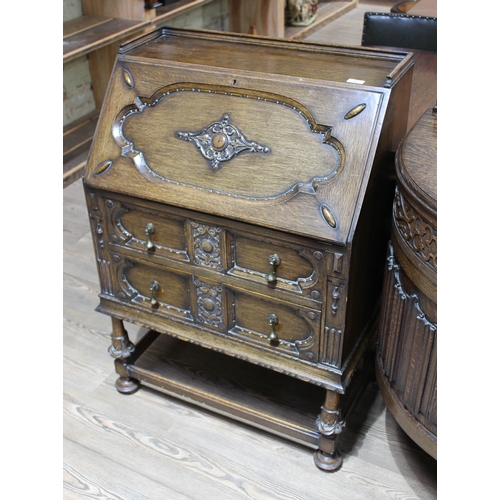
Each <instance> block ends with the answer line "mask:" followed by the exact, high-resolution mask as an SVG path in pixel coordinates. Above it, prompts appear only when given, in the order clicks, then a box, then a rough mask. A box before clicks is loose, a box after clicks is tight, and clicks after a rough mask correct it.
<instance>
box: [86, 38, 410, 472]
mask: <svg viewBox="0 0 500 500" xmlns="http://www.w3.org/2000/svg"><path fill="white" fill-rule="evenodd" d="M412 65H413V62H412V54H407V53H404V52H391V51H383V50H375V49H367V48H347V47H335V46H328V45H321V44H312V43H305V42H291V41H285V40H278V39H276V40H274V39H268V38H264V37H256V36H246V35H236V34H223V33H216V32H206V31H197V30H178V29H167V28H160V29H158V30H155V31H153V32H151V33H149V34H147V35H144V36H142V37H140V38H138V39H136V40H133V41H131V42H128V43H127V44H124V45H123V46H122V47H121V48H120V51H119V54H118V56H117V60H116V63H115V67H114V69H113V73H112V76H111V79H110V83H109V87H108V91H107V94H106V98H105V102H104V105H103V108H102V111H101V115H100V118H99V123H98V126H97V130H96V133H95V136H94V140H93V144H92V147H91V151H90V154H89V158H88V163H87V167H86V172H85V175H84V186H85V193H86V199H87V204H88V211H89V217H90V224H91V228H92V234H93V239H94V246H95V257H96V261H97V267H98V272H99V278H100V285H101V293H100V295H99V297H100V304H99V306H98V307H97V310H98V311H100V312H102V313H105V314H108V315H110V316H111V318H112V327H113V328H112V344H111V346H110V349H109V352H110V354H111V356H112V357H113V358H115V366H116V371H117V373H118V375H119V378H118V380H117V382H116V387H117V389H118V391H120V392H122V393H133V392H134V391H135V390H136V389H137V388H138V387H139V385H140V384H146V385H149V386H152V387H154V388H157V389H158V390H161V391H164V392H166V393H167V394H170V395H174V396H177V397H179V398H182V399H185V400H187V401H190V402H195V403H197V404H200V405H203V406H204V407H207V408H210V409H212V410H214V411H216V412H219V413H221V414H224V415H230V416H231V417H233V418H234V419H236V420H239V421H243V422H245V423H249V424H251V425H254V426H256V427H258V428H260V429H265V430H267V431H269V432H272V433H276V434H278V435H280V436H283V437H286V438H288V439H291V440H293V441H296V442H299V443H301V444H304V445H307V446H309V447H312V448H314V449H316V452H315V455H314V457H315V463H316V465H317V466H318V467H320V468H321V469H324V470H336V469H338V468H339V467H340V465H341V463H342V459H341V456H340V454H339V451H338V449H337V448H338V446H337V442H338V440H337V437H338V435H339V433H340V432H341V431H342V428H343V427H344V425H345V418H346V414H347V412H348V411H349V408H351V407H352V402H353V401H354V400H355V397H356V395H357V394H359V391H360V390H361V388H362V385H361V384H360V383H355V381H356V380H357V379H358V378H359V377H358V376H357V375H358V374H361V373H362V372H363V370H361V368H362V364H363V360H364V355H365V352H367V348H368V347H369V346H370V345H371V342H372V339H373V338H374V329H373V325H374V324H375V318H376V315H377V307H378V304H379V299H380V293H381V289H382V279H383V271H384V261H385V249H386V243H387V240H388V239H389V230H390V223H389V221H390V204H391V201H392V194H393V192H394V191H393V182H394V179H393V178H391V171H390V169H388V168H387V167H388V165H389V166H390V165H391V160H392V159H393V156H394V154H393V153H394V151H395V149H396V147H397V145H398V143H399V142H400V140H401V139H402V138H403V136H404V134H405V132H406V120H407V113H408V101H409V91H410V84H411V74H412V69H413V67H412ZM124 321H125V322H130V323H135V324H137V325H142V326H144V327H146V329H147V330H148V332H147V333H146V334H145V335H144V336H143V337H142V338H141V339H140V340H139V341H138V342H136V345H134V344H133V343H132V342H131V341H130V339H129V337H128V334H127V332H126V329H125V327H124V323H123V322H124ZM355 373H356V376H354V374H355ZM351 381H352V383H351Z"/></svg>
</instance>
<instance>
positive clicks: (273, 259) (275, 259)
mask: <svg viewBox="0 0 500 500" xmlns="http://www.w3.org/2000/svg"><path fill="white" fill-rule="evenodd" d="M280 264H281V259H280V258H279V256H278V255H277V254H275V253H273V254H271V255H270V256H269V272H268V273H267V274H266V280H267V282H268V283H273V282H274V281H276V266H279V265H280Z"/></svg>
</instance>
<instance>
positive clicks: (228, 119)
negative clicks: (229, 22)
mask: <svg viewBox="0 0 500 500" xmlns="http://www.w3.org/2000/svg"><path fill="white" fill-rule="evenodd" d="M173 33H174V34H175V31H174V32H173ZM172 36H173V35H172V33H170V32H169V37H167V38H168V40H165V41H164V44H165V47H166V48H165V52H164V53H163V52H161V50H160V48H161V47H162V44H161V43H160V42H161V38H160V39H159V38H153V39H149V38H146V39H145V40H144V42H143V43H142V44H139V43H137V42H136V45H137V47H138V48H137V49H130V50H129V51H125V52H124V53H123V54H121V55H119V57H118V60H117V63H116V65H115V69H114V72H113V75H112V78H111V81H110V85H109V88H108V93H107V97H106V101H105V104H104V107H103V111H102V113H101V118H100V121H99V125H98V128H97V131H96V134H95V138H94V142H93V146H92V149H91V154H90V156H89V160H88V166H87V171H86V174H85V182H86V183H87V184H88V185H91V186H93V187H97V188H102V189H107V190H113V191H118V192H122V193H125V194H130V195H133V196H137V197H141V198H146V199H150V200H152V201H157V202H162V203H167V204H171V205H175V206H180V207H185V208H189V209H194V210H199V211H203V212H208V213H212V214H214V215H222V216H226V217H227V216H229V217H231V218H234V219H237V220H244V221H248V222H252V223H255V224H258V225H262V226H266V227H270V228H273V229H279V230H284V231H288V232H294V233H296V234H301V235H306V236H313V237H316V238H322V239H326V240H330V241H332V240H333V241H335V242H337V243H341V244H345V243H346V242H347V240H348V238H349V234H350V232H351V230H352V228H353V224H355V219H356V216H357V214H358V212H359V206H360V203H362V198H363V191H364V189H365V188H366V184H367V181H368V177H369V175H370V170H371V165H372V162H373V159H374V155H375V151H376V148H377V144H378V140H379V137H380V134H381V131H382V124H383V118H384V115H385V112H386V109H387V105H388V100H389V97H390V90H388V89H387V88H384V87H380V88H377V87H373V86H370V87H367V86H362V85H353V84H349V83H346V82H342V83H340V82H336V81H328V80H321V81H320V80H318V79H311V78H309V79H308V80H305V79H304V78H302V77H299V76H297V75H291V76H290V75H289V76H287V75H284V74H283V73H285V71H284V70H282V69H279V71H278V72H277V73H279V74H260V73H257V72H253V71H250V70H249V69H247V68H243V69H242V68H240V67H238V68H234V67H226V66H229V64H227V65H224V64H223V63H220V66H219V67H217V68H214V67H213V66H203V65H202V64H199V61H198V60H197V59H196V58H194V59H195V62H197V64H193V62H192V60H191V61H190V62H184V61H181V62H179V60H178V57H177V55H176V57H175V58H174V57H172V58H170V59H169V51H168V43H169V41H171V39H172ZM198 36H199V37H200V40H199V41H198V43H202V42H203V41H205V42H206V40H203V36H204V35H203V33H199V34H198ZM206 36H208V35H206ZM212 36H213V35H210V37H209V38H210V40H211V41H213V40H212V38H211V37H212ZM194 40H196V39H190V42H191V43H192V44H193V43H194V44H195V45H196V43H197V42H195V41H194ZM238 40H239V39H238ZM228 43H229V42H228V41H224V40H221V41H220V42H219V45H217V46H222V45H224V44H226V45H227V44H228ZM233 43H234V42H233ZM151 44H154V50H153V49H152V48H150V45H151ZM269 44H271V45H270V47H271V48H272V42H269ZM282 45H283V42H280V44H279V50H280V51H283V47H282ZM134 46H135V45H134ZM285 46H286V45H285ZM294 47H295V46H294ZM295 48H296V47H295ZM148 50H150V51H151V54H150V55H151V60H148V58H147V57H145V56H146V55H147V54H148V53H149V52H148ZM159 50H160V52H159ZM233 50H236V49H233ZM276 50H278V48H276ZM174 52H175V51H174ZM288 52H289V53H290V54H289V57H292V56H293V51H291V50H289V51H288ZM318 53H321V52H318ZM175 54H178V52H175ZM280 54H281V52H280ZM314 54H315V53H314V52H312V53H309V56H310V58H311V59H312V58H313V57H314ZM162 55H163V56H164V58H163V59H159V58H160V57H161V56H162ZM269 57H270V58H271V59H272V57H273V56H272V53H271V52H270V53H269ZM276 57H277V56H276ZM281 57H282V56H281ZM336 57H338V56H336ZM344 57H346V56H344ZM351 58H353V57H352V56H351ZM354 59H355V58H354ZM398 61H399V60H398ZM398 61H396V62H398ZM223 62H224V61H223ZM343 64H344V65H345V61H344V62H343ZM384 64H386V61H385V62H384ZM236 69H237V71H236ZM385 69H386V68H385V66H384V70H385ZM352 74H353V76H357V77H359V76H360V75H361V72H360V69H359V67H356V68H355V69H353V71H352Z"/></svg>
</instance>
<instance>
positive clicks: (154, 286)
mask: <svg viewBox="0 0 500 500" xmlns="http://www.w3.org/2000/svg"><path fill="white" fill-rule="evenodd" d="M149 291H150V293H151V296H150V299H149V300H150V302H151V305H152V306H157V305H158V300H157V298H156V294H157V293H158V292H159V291H160V284H159V283H158V281H156V280H151V281H150V283H149Z"/></svg>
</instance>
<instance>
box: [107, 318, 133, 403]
mask: <svg viewBox="0 0 500 500" xmlns="http://www.w3.org/2000/svg"><path fill="white" fill-rule="evenodd" d="M111 321H112V325H113V331H112V333H111V345H110V346H109V349H108V352H109V354H110V356H111V357H112V358H115V359H116V360H117V361H118V360H119V361H121V363H115V367H116V373H118V375H120V377H119V378H118V379H117V380H116V382H115V386H116V389H117V390H118V392H121V393H122V394H132V393H134V392H136V391H137V389H139V382H138V381H137V380H134V379H133V378H130V377H129V376H128V375H127V367H126V363H123V362H124V361H125V360H126V359H127V358H129V357H130V355H131V354H132V353H133V352H134V351H135V345H134V344H133V343H132V342H130V339H129V338H128V333H127V330H125V327H124V326H123V321H122V320H121V319H117V318H111Z"/></svg>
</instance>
